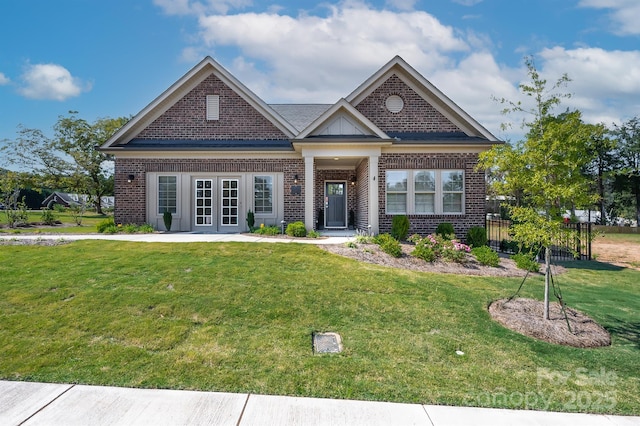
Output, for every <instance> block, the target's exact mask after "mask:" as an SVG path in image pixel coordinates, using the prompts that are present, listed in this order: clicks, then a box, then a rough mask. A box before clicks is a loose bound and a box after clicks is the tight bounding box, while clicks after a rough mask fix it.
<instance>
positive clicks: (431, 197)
mask: <svg viewBox="0 0 640 426" xmlns="http://www.w3.org/2000/svg"><path fill="white" fill-rule="evenodd" d="M413 189H414V202H413V211H414V213H415V214H430V213H431V214H433V213H435V212H436V172H435V171H434V170H420V171H416V172H414V173H413Z"/></svg>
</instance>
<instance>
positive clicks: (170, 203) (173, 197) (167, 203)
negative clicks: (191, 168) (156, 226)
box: [158, 176, 178, 215]
mask: <svg viewBox="0 0 640 426" xmlns="http://www.w3.org/2000/svg"><path fill="white" fill-rule="evenodd" d="M177 199H178V178H177V176H158V214H160V215H161V214H164V212H166V211H168V212H171V213H173V214H176V213H177V211H178V204H177Z"/></svg>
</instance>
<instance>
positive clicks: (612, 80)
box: [539, 47, 640, 124]
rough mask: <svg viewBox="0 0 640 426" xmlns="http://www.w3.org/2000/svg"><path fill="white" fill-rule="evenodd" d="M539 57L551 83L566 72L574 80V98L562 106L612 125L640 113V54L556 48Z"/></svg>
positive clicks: (546, 76)
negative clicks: (572, 108) (565, 105)
mask: <svg viewBox="0 0 640 426" xmlns="http://www.w3.org/2000/svg"><path fill="white" fill-rule="evenodd" d="M539 57H540V58H542V60H543V62H542V73H543V74H542V75H543V76H544V77H545V78H547V81H548V82H549V83H552V82H554V81H556V80H557V79H558V78H559V77H560V76H561V75H562V74H564V73H566V74H567V75H568V76H569V78H571V80H572V81H571V82H570V83H569V86H568V92H570V93H572V94H573V96H572V98H571V99H568V100H566V101H565V102H563V103H566V104H568V105H570V106H572V107H574V108H577V109H580V110H581V111H582V112H583V115H584V118H585V119H587V120H588V121H590V122H602V121H604V123H605V124H611V122H612V121H619V120H626V119H628V118H631V117H633V116H635V115H637V114H638V111H640V51H637V50H636V51H618V50H616V51H607V50H603V49H599V48H579V49H571V50H566V49H564V48H562V47H554V48H551V49H545V50H543V51H542V52H540V53H539ZM612 118H613V120H612Z"/></svg>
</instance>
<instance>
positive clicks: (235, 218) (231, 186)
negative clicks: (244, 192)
mask: <svg viewBox="0 0 640 426" xmlns="http://www.w3.org/2000/svg"><path fill="white" fill-rule="evenodd" d="M193 188H194V197H193V203H194V210H193V215H194V216H193V228H194V230H195V231H203V232H239V231H240V214H241V212H240V180H239V179H237V178H222V177H218V178H196V179H194V180H193Z"/></svg>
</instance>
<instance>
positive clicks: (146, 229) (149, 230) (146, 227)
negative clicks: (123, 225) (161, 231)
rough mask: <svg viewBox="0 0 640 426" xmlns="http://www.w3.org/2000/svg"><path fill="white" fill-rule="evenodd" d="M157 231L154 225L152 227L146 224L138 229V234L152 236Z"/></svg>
mask: <svg viewBox="0 0 640 426" xmlns="http://www.w3.org/2000/svg"><path fill="white" fill-rule="evenodd" d="M155 231H156V230H155V229H154V228H153V225H151V224H150V223H144V224H142V225H140V226H139V227H138V232H140V233H142V234H152V233H154V232H155Z"/></svg>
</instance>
